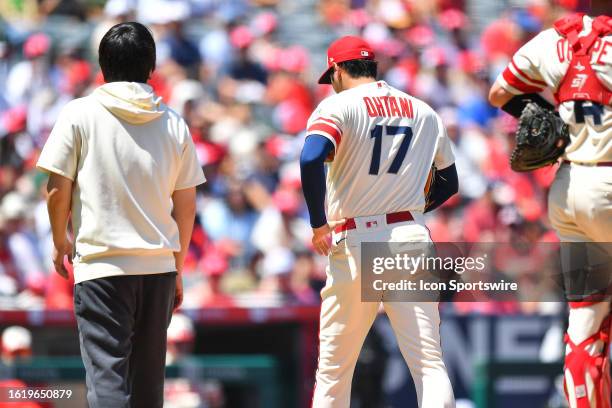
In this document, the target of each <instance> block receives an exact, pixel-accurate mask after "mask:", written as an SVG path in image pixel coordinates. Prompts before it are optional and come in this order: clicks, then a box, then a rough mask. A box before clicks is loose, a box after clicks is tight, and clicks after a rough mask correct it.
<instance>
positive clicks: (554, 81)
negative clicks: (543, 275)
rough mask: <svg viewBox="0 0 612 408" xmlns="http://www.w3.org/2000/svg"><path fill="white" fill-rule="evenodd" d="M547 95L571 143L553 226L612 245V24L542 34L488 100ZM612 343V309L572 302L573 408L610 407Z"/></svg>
mask: <svg viewBox="0 0 612 408" xmlns="http://www.w3.org/2000/svg"><path fill="white" fill-rule="evenodd" d="M594 3H595V2H594ZM600 3H601V10H602V11H603V10H605V7H606V5H605V4H604V3H605V2H604V1H601V2H600ZM593 7H594V10H593V11H594V12H596V11H597V10H596V8H597V5H596V4H593ZM545 88H549V89H551V90H552V91H553V92H554V95H555V99H556V101H555V102H556V104H557V105H558V109H559V114H560V116H561V118H562V120H563V121H564V122H565V123H566V124H568V125H569V128H570V138H571V141H570V144H569V145H568V146H567V148H566V150H565V154H564V155H563V157H562V163H561V165H560V167H559V170H558V171H557V174H556V177H555V181H554V183H553V185H552V187H551V189H550V193H549V199H548V207H549V216H550V220H551V223H552V225H553V227H554V228H555V230H556V232H557V234H558V236H559V238H560V240H561V241H562V242H574V243H576V242H607V243H609V242H612V106H611V103H612V92H611V90H612V19H611V18H610V17H608V16H605V15H602V16H599V17H597V18H591V17H589V16H586V15H583V14H577V15H572V16H569V17H566V18H564V19H561V20H559V21H557V22H556V23H555V26H554V28H550V29H547V30H545V31H543V32H541V33H540V34H538V35H537V36H536V37H534V38H533V39H532V40H531V41H529V42H528V43H527V44H525V45H524V46H523V47H522V48H521V49H520V50H519V51H518V52H517V53H516V54H515V55H514V57H513V58H512V60H511V61H510V63H509V64H508V66H507V68H506V69H505V70H504V71H503V72H502V73H501V74H500V75H499V77H498V78H497V81H496V82H495V84H494V85H493V87H492V88H491V92H490V94H489V100H490V102H491V103H492V104H493V105H495V106H498V107H501V106H504V107H507V106H508V104H512V103H516V102H517V101H520V100H521V98H523V97H524V96H525V95H530V94H531V96H535V95H533V94H537V93H539V92H541V91H543V90H544V89H545ZM536 98H537V96H536ZM519 105H520V103H519ZM506 110H508V109H506ZM609 248H610V246H609V244H608V246H607V250H608V251H609ZM564 273H567V272H566V271H564ZM600 300H601V299H600ZM609 335H610V302H609V301H603V302H602V301H592V299H591V300H589V298H585V299H582V301H577V302H570V314H569V327H568V330H567V335H566V344H567V346H566V356H565V369H564V374H565V376H564V378H565V389H566V396H567V399H568V401H569V404H570V406H571V407H572V408H587V407H598V408H601V407H610V368H609V359H608V352H609V351H608V350H609Z"/></svg>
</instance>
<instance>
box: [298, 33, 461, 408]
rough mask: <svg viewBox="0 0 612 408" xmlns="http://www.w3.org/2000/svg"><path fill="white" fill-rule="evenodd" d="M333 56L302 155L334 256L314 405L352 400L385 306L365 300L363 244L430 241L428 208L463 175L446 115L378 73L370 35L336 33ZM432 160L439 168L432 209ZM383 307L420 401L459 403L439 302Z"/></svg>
mask: <svg viewBox="0 0 612 408" xmlns="http://www.w3.org/2000/svg"><path fill="white" fill-rule="evenodd" d="M327 55H328V69H327V70H326V71H325V73H324V74H323V75H322V76H321V79H320V80H319V83H331V84H332V86H333V88H334V90H335V92H336V94H335V95H332V96H330V97H328V98H327V99H325V100H323V101H322V102H321V103H320V104H319V106H318V107H317V108H316V110H315V111H314V113H313V114H312V116H311V117H310V120H309V121H308V128H307V137H306V141H305V144H304V148H303V151H302V155H301V159H300V162H301V170H302V185H303V190H304V196H305V199H306V202H307V205H308V209H309V213H310V222H311V226H312V228H313V239H312V243H313V246H314V248H315V250H316V251H317V252H318V253H320V254H323V255H328V256H329V266H328V268H327V282H326V285H325V287H324V288H323V290H322V291H321V297H322V304H321V319H320V332H319V363H318V369H317V373H316V384H315V390H314V396H313V407H316V408H332V407H333V408H339V407H342V408H346V407H348V406H349V403H350V394H351V380H352V376H353V371H354V369H355V364H356V362H357V357H358V355H359V352H360V350H361V346H362V344H363V341H364V339H365V336H366V335H367V333H368V331H369V329H370V327H371V325H372V323H373V321H374V319H375V317H376V315H377V312H378V310H379V306H380V303H377V302H362V300H361V285H360V273H361V265H360V263H361V243H362V242H431V238H430V235H429V231H428V230H427V228H426V227H425V224H424V221H423V213H424V212H425V211H426V210H431V209H433V208H436V207H437V206H439V205H440V204H442V203H443V202H444V201H446V200H447V199H448V198H449V197H450V196H451V195H453V194H454V193H456V191H457V188H458V181H457V173H456V169H455V165H454V155H453V150H452V148H451V141H450V140H449V138H448V136H447V135H446V131H445V129H444V126H443V124H442V122H441V120H440V117H439V116H438V115H437V114H436V113H435V112H434V111H433V110H432V109H431V108H430V107H429V106H428V105H426V104H425V103H424V102H422V101H420V100H418V99H416V98H414V97H412V96H410V95H407V94H406V93H403V92H401V91H399V90H397V89H394V88H392V87H390V86H389V85H388V84H386V83H385V82H384V81H377V80H376V61H375V59H374V51H373V50H372V48H371V47H370V46H369V45H368V44H367V43H366V42H365V41H364V40H362V39H360V38H358V37H351V36H348V37H343V38H340V39H339V40H337V41H335V42H334V43H333V44H332V45H331V46H330V47H329V49H328V53H327ZM324 162H327V175H325V169H324ZM432 164H435V166H436V167H437V168H438V169H439V170H438V173H437V174H438V176H435V177H434V181H433V185H432V187H431V188H432V191H431V199H430V201H429V204H428V205H427V208H426V200H425V196H424V187H425V184H426V181H427V179H428V174H429V171H430V169H431V167H432ZM325 201H327V203H326V204H325ZM328 219H329V221H328ZM330 238H331V242H330ZM383 306H384V310H385V311H386V313H387V315H388V317H389V319H390V321H391V325H392V327H393V329H394V331H395V334H396V337H397V341H398V343H399V347H400V349H401V353H402V355H403V357H404V358H405V360H406V362H407V364H408V367H409V369H410V372H411V374H412V378H413V379H414V382H415V385H416V390H417V394H418V403H419V407H426V408H442V407H444V408H446V407H453V406H454V397H453V391H452V387H451V383H450V381H449V378H448V373H447V371H446V367H445V365H444V361H443V360H442V351H441V347H440V335H439V325H440V316H439V313H438V304H437V302H419V303H417V302H383Z"/></svg>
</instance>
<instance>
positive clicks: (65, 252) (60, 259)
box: [52, 238, 72, 279]
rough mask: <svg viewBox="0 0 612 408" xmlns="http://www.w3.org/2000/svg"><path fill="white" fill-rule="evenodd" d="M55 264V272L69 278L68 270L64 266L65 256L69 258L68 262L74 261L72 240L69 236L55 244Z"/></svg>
mask: <svg viewBox="0 0 612 408" xmlns="http://www.w3.org/2000/svg"><path fill="white" fill-rule="evenodd" d="M52 257H53V266H54V267H55V272H57V274H58V275H60V276H61V277H62V278H64V279H68V270H67V269H66V267H65V266H64V257H67V258H68V263H72V242H70V240H69V239H68V238H66V239H65V240H64V242H62V243H61V244H58V245H54V246H53V255H52Z"/></svg>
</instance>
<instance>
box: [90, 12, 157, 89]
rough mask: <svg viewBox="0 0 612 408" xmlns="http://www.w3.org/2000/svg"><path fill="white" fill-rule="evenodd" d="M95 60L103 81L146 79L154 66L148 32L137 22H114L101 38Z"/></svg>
mask: <svg viewBox="0 0 612 408" xmlns="http://www.w3.org/2000/svg"><path fill="white" fill-rule="evenodd" d="M98 62H99V63H100V68H102V74H103V75H104V81H106V82H117V81H127V82H141V83H145V82H147V80H148V79H149V75H150V74H151V71H153V70H154V69H155V41H154V40H153V36H152V35H151V32H150V31H149V29H148V28H147V27H145V26H144V25H142V24H140V23H136V22H129V23H121V24H117V25H115V26H113V27H112V28H111V29H110V30H108V31H107V33H106V34H104V37H103V38H102V41H100V46H99V47H98Z"/></svg>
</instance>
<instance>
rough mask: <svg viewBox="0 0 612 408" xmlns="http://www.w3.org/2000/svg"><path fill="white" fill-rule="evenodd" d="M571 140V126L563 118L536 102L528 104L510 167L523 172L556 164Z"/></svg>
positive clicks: (522, 116)
mask: <svg viewBox="0 0 612 408" xmlns="http://www.w3.org/2000/svg"><path fill="white" fill-rule="evenodd" d="M569 141H570V138H569V127H568V126H567V125H566V124H565V123H563V121H562V120H561V118H560V117H558V116H557V115H555V113H554V112H553V111H551V110H548V109H544V108H542V107H541V106H539V105H537V104H535V103H533V102H531V103H528V104H527V106H525V109H523V113H521V117H520V119H519V127H518V130H517V131H516V147H515V148H514V151H513V152H512V156H511V158H510V167H512V170H514V171H520V172H523V171H531V170H535V169H539V168H540V167H544V166H546V165H549V164H553V163H555V162H556V161H557V159H558V158H559V157H560V156H561V155H562V154H563V152H564V151H565V147H566V146H567V145H568V143H569Z"/></svg>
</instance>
